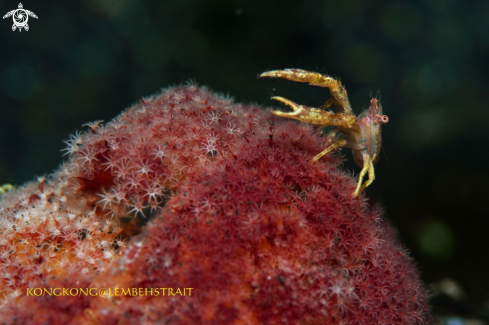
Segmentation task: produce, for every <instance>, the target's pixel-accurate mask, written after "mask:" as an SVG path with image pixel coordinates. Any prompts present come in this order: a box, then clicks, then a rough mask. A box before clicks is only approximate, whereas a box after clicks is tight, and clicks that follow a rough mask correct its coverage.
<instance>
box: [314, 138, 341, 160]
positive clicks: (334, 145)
mask: <svg viewBox="0 0 489 325" xmlns="http://www.w3.org/2000/svg"><path fill="white" fill-rule="evenodd" d="M347 142H348V141H346V140H345V139H341V140H338V141H336V142H335V143H333V144H332V145H330V146H329V147H328V148H326V150H323V151H321V152H320V153H319V154H317V155H316V156H315V157H314V158H312V162H316V161H318V160H319V159H320V158H321V157H322V156H324V155H327V154H328V153H330V152H331V151H333V150H334V149H336V148H339V147H343V146H344V145H346V143H347Z"/></svg>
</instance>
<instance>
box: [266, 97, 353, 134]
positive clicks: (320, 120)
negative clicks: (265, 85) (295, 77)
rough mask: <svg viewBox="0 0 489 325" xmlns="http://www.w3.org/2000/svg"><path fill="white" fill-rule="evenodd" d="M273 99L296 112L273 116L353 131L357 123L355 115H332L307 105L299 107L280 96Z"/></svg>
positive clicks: (275, 112) (277, 113) (274, 112)
mask: <svg viewBox="0 0 489 325" xmlns="http://www.w3.org/2000/svg"><path fill="white" fill-rule="evenodd" d="M272 99H275V100H277V101H279V102H282V103H284V104H285V105H287V106H289V107H290V108H292V110H293V111H294V112H293V113H285V112H280V111H272V113H273V114H275V115H278V116H283V117H288V118H293V119H296V120H299V121H302V122H306V123H309V124H318V125H333V126H339V127H342V128H345V129H352V128H353V124H354V123H355V121H356V118H355V116H354V115H349V114H345V113H332V112H327V111H323V110H321V109H317V108H313V107H308V106H305V105H299V104H296V103H294V102H293V101H291V100H288V99H287V98H283V97H279V96H274V97H272Z"/></svg>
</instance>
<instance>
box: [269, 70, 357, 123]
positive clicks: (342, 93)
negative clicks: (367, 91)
mask: <svg viewBox="0 0 489 325" xmlns="http://www.w3.org/2000/svg"><path fill="white" fill-rule="evenodd" d="M262 77H270V78H283V79H287V80H291V81H296V82H308V83H309V84H310V85H312V86H319V87H327V88H329V91H330V92H331V95H332V96H333V97H334V99H335V100H336V102H337V103H338V104H339V105H340V106H341V107H343V112H344V113H346V114H349V115H353V111H352V109H351V105H350V102H349V101H348V95H347V93H346V89H345V87H343V86H342V85H341V82H340V81H339V80H336V79H334V78H331V77H330V76H325V75H322V74H320V73H317V72H310V71H306V70H300V69H285V70H273V71H267V72H264V73H262V74H261V75H260V78H262Z"/></svg>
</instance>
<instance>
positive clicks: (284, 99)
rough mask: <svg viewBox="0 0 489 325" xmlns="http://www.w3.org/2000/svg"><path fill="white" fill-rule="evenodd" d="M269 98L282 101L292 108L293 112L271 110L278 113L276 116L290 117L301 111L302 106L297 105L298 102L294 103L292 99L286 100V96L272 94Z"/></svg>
mask: <svg viewBox="0 0 489 325" xmlns="http://www.w3.org/2000/svg"><path fill="white" fill-rule="evenodd" d="M271 99H274V100H276V101H279V102H282V103H284V104H285V105H287V106H289V107H290V108H292V109H293V110H294V113H284V112H280V111H272V113H273V114H275V115H278V116H283V117H292V116H295V115H298V114H300V113H301V112H302V109H303V108H304V106H303V105H298V104H296V103H294V102H293V101H291V100H288V99H287V98H283V97H280V96H273V97H272V98H271Z"/></svg>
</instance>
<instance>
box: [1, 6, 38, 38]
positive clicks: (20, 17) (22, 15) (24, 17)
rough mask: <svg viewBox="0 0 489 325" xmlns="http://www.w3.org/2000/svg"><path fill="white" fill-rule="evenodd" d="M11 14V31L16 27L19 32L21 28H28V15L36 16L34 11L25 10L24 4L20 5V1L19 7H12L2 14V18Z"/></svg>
mask: <svg viewBox="0 0 489 325" xmlns="http://www.w3.org/2000/svg"><path fill="white" fill-rule="evenodd" d="M10 16H12V19H13V20H14V24H13V25H12V31H14V32H15V30H16V29H17V28H18V29H19V32H21V31H22V28H25V30H26V31H28V30H29V25H27V21H28V20H29V16H31V17H33V18H36V19H37V16H36V14H35V13H33V12H32V11H29V10H25V9H24V6H22V3H19V8H18V9H14V10H12V11H9V12H7V13H6V14H5V16H3V19H5V18H8V17H10Z"/></svg>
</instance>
